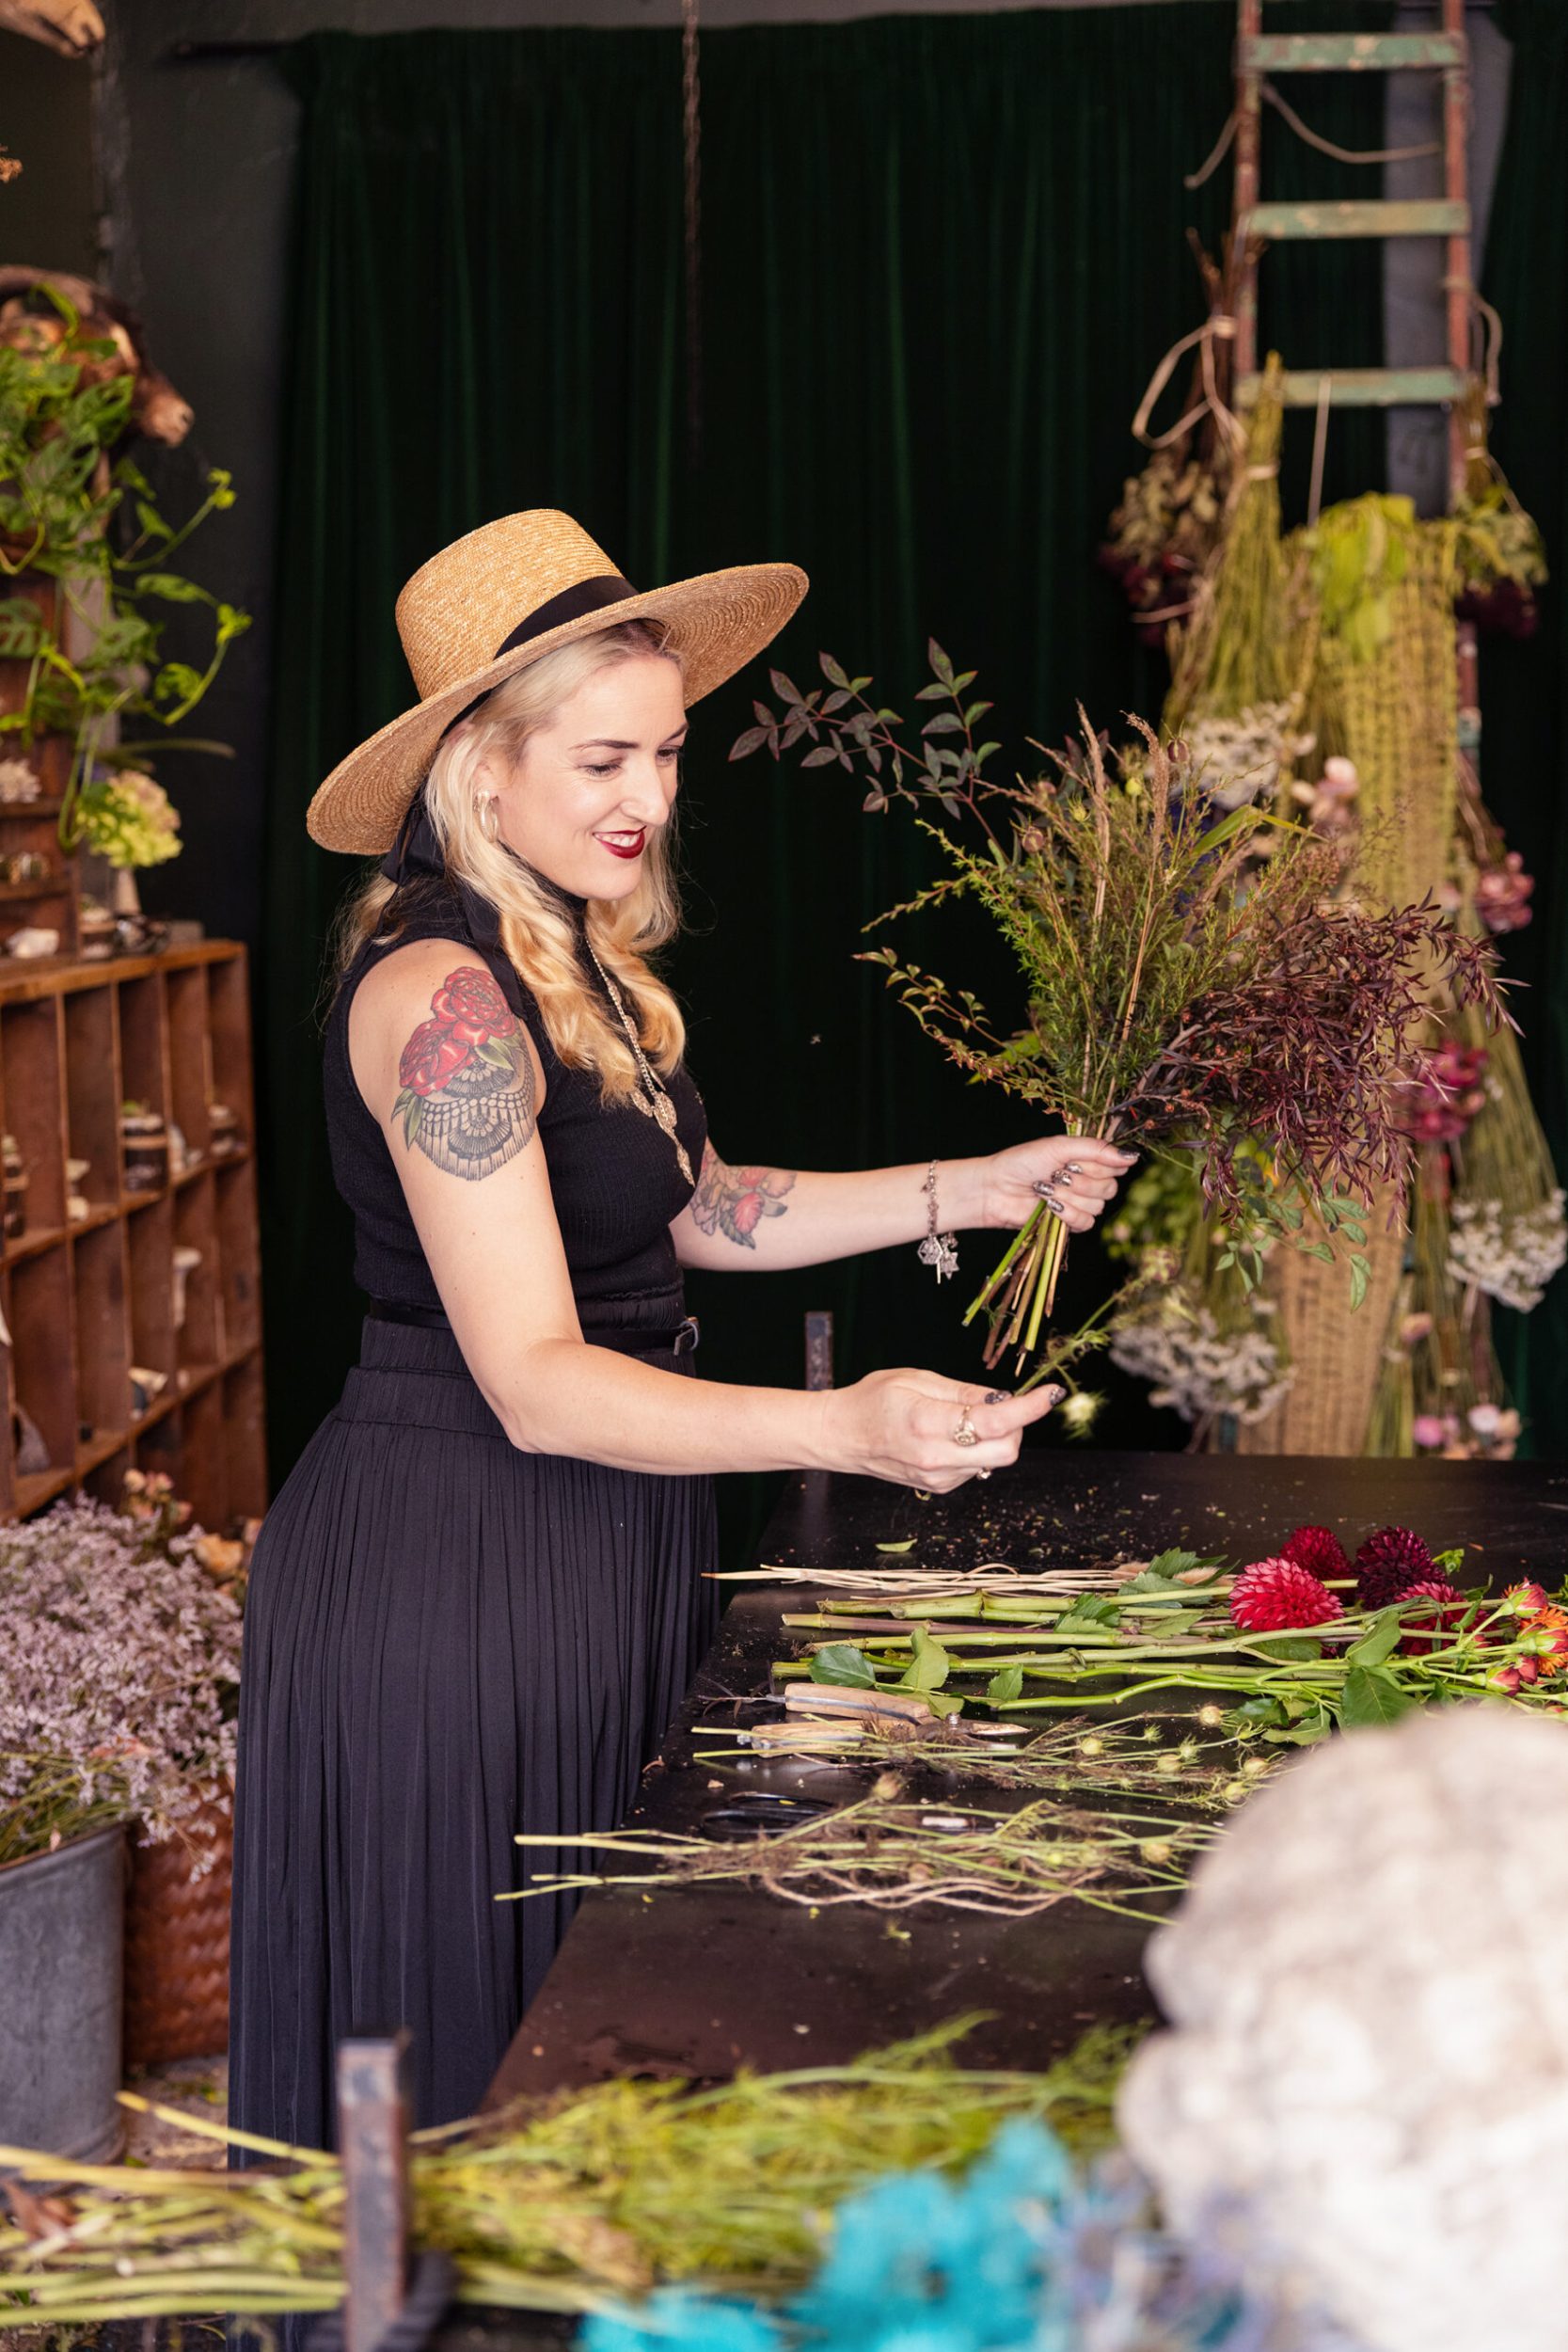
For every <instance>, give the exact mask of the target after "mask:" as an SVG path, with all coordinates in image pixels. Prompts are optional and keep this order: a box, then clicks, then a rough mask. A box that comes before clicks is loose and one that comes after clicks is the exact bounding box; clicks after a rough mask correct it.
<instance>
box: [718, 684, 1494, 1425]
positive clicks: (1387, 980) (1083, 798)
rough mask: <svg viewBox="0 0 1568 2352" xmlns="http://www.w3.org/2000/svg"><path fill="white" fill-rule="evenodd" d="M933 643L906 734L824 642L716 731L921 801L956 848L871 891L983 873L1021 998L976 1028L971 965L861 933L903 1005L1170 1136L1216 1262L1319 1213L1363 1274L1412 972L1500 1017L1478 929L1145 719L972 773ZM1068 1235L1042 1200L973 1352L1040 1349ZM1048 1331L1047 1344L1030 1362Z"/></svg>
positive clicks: (1395, 1172) (1407, 1051)
mask: <svg viewBox="0 0 1568 2352" xmlns="http://www.w3.org/2000/svg"><path fill="white" fill-rule="evenodd" d="M930 660H931V667H932V672H933V677H932V682H931V683H930V684H929V685H927V686H926V687H923V688H922V689H921V692H920V699H921V700H923V701H927V702H936V703H939V704H940V705H942V707H941V708H940V709H939V710H938V711H937V712H936V713H935V714H934V715H933V716H932V717H931V718H930V719H929V720H927V722H926V723H925V725H924V727H923V728H922V729H921V733H920V736H919V738H918V739H917V740H914V741H911V739H910V738H909V736H908V735H907V733H906V731H905V729H904V723H903V722H902V720H901V719H900V718H899V715H898V713H897V712H896V711H893V710H889V709H884V708H879V707H878V706H877V705H875V704H874V703H872V702H871V701H869V700H868V699H867V696H866V689H867V688H868V687H869V686H870V684H871V680H870V679H869V678H850V677H848V676H847V675H846V674H845V672H844V670H843V669H842V668H841V667H840V665H839V664H838V663H837V662H836V661H834V660H831V659H830V658H829V657H827V656H824V657H823V658H822V669H823V674H824V675H825V677H826V679H827V686H826V688H825V689H824V688H817V689H815V690H813V691H811V692H809V693H805V694H802V693H801V692H800V691H799V690H798V689H797V688H796V687H795V686H794V684H793V683H792V682H791V680H790V679H789V678H788V677H786V676H784V675H783V674H782V673H781V672H779V671H774V672H773V674H772V675H773V685H774V689H775V691H776V692H777V693H778V694H779V696H780V697H781V699H782V702H783V709H782V711H781V712H780V713H778V714H775V712H774V711H773V710H772V709H771V708H769V707H768V706H766V705H764V704H761V703H759V704H757V705H756V706H755V710H756V724H755V725H754V726H752V727H751V728H750V729H748V730H747V732H746V733H745V734H743V735H742V736H741V737H740V739H739V740H738V741H737V742H736V745H735V747H734V751H733V752H732V755H731V756H732V757H736V758H738V757H743V756H745V755H747V754H748V753H751V752H753V751H757V750H759V749H761V748H762V747H763V746H765V745H766V746H767V748H768V750H769V751H770V752H771V753H772V754H773V755H774V756H775V757H777V756H779V755H781V754H782V753H784V751H786V750H789V749H790V748H792V747H793V746H795V745H797V744H799V743H801V742H805V743H807V744H808V745H809V746H810V748H809V749H808V750H807V751H806V753H805V764H806V765H807V766H825V765H827V764H828V763H829V762H836V763H837V764H838V765H839V766H841V767H843V768H846V769H847V770H849V771H851V772H853V771H860V772H861V773H862V775H863V777H864V779H865V782H866V785H867V787H868V788H867V791H866V796H865V803H864V805H865V807H866V808H867V809H868V810H871V811H880V810H883V809H885V808H887V807H888V805H889V804H890V803H892V802H893V801H895V800H899V801H902V802H904V803H908V804H910V805H911V806H913V807H916V808H917V809H923V810H927V811H930V812H933V813H932V814H922V816H921V818H920V820H919V821H920V822H921V824H922V826H923V828H924V829H925V830H926V831H927V833H929V834H931V836H932V838H933V839H934V840H935V841H936V842H937V844H938V845H939V847H940V849H941V850H942V855H943V856H944V858H945V859H946V860H947V862H948V864H949V866H951V868H952V871H951V872H950V873H949V874H948V875H946V876H945V877H943V878H942V880H941V881H939V882H935V883H933V884H932V885H931V887H930V888H928V889H927V890H925V891H922V892H921V893H920V894H919V895H918V896H917V897H916V898H913V899H911V900H910V901H909V903H908V904H907V905H906V906H903V907H898V908H895V909H894V910H892V912H893V914H909V913H911V912H912V911H913V910H914V909H916V908H920V907H925V906H929V905H933V904H936V903H939V902H942V901H943V900H945V899H948V898H954V897H957V896H967V897H969V898H974V899H976V900H978V901H979V903H980V904H981V905H982V906H983V907H984V908H985V909H986V911H987V912H988V913H989V914H990V916H991V918H992V920H993V921H994V922H995V924H996V926H997V928H998V930H1000V931H1001V933H1002V935H1003V937H1004V939H1005V940H1006V943H1007V945H1008V946H1009V947H1010V948H1011V950H1012V952H1013V955H1014V957H1015V958H1016V961H1017V963H1018V966H1019V970H1020V973H1021V976H1022V980H1023V984H1024V992H1025V1002H1024V1007H1023V1020H1022V1024H1016V1025H1005V1026H1002V1027H1000V1028H999V1027H998V1026H996V1025H993V1024H992V1022H991V1021H990V1018H989V1017H988V1015H987V1013H986V1011H985V1009H984V1008H983V1007H982V1006H981V1004H980V1003H979V1002H978V1000H977V999H976V998H975V997H974V995H973V994H972V993H970V992H969V991H967V990H963V989H952V988H949V986H948V985H947V983H946V982H945V981H943V980H942V979H939V978H937V977H934V976H933V975H932V974H930V973H927V972H926V971H923V970H922V969H920V968H919V967H918V966H916V965H914V964H911V963H904V962H901V961H899V959H898V957H897V956H896V954H895V952H894V950H893V949H891V948H883V949H880V950H878V951H876V952H875V953H873V954H872V955H871V956H870V957H868V959H867V960H868V961H877V962H880V963H883V964H885V966H886V968H887V974H888V984H889V986H890V987H893V988H895V989H896V990H897V992H898V994H899V996H900V999H901V1001H902V1002H903V1003H904V1004H905V1005H906V1006H908V1008H909V1009H910V1010H911V1012H912V1013H913V1014H914V1016H915V1018H916V1020H918V1021H919V1023H920V1025H921V1026H922V1027H923V1028H924V1029H925V1030H926V1031H927V1033H928V1034H929V1035H931V1036H932V1037H934V1038H935V1039H936V1040H937V1041H938V1042H939V1043H940V1044H941V1045H942V1049H943V1051H944V1052H945V1053H946V1054H947V1055H948V1056H949V1057H951V1059H952V1060H954V1061H955V1062H957V1063H958V1066H959V1067H960V1068H961V1069H964V1070H966V1071H968V1072H969V1073H971V1075H972V1076H974V1077H975V1078H977V1079H981V1080H986V1081H990V1083H993V1084H995V1085H998V1086H1001V1087H1004V1088H1006V1089H1007V1091H1008V1092H1010V1093H1012V1094H1016V1095H1018V1096H1019V1097H1020V1098H1021V1099H1022V1100H1023V1101H1024V1102H1026V1103H1029V1104H1033V1105H1035V1106H1036V1107H1037V1109H1038V1110H1040V1111H1041V1112H1043V1113H1045V1114H1047V1115H1048V1116H1050V1117H1053V1118H1055V1119H1059V1120H1061V1121H1062V1123H1063V1124H1064V1126H1065V1127H1066V1128H1067V1130H1068V1132H1069V1134H1070V1135H1092V1136H1104V1137H1107V1138H1109V1137H1113V1136H1116V1137H1119V1138H1121V1139H1122V1140H1124V1141H1128V1140H1131V1141H1134V1142H1136V1143H1138V1144H1146V1145H1152V1146H1154V1147H1156V1148H1159V1149H1162V1150H1165V1151H1180V1152H1183V1153H1185V1154H1187V1155H1189V1157H1190V1160H1191V1162H1192V1164H1193V1165H1194V1166H1196V1168H1197V1170H1198V1175H1199V1181H1200V1183H1201V1186H1202V1191H1203V1196H1204V1200H1205V1202H1206V1204H1207V1207H1208V1209H1209V1211H1210V1212H1211V1214H1212V1215H1213V1216H1216V1217H1217V1219H1218V1221H1219V1224H1220V1226H1221V1229H1222V1233H1221V1249H1220V1253H1219V1257H1218V1263H1219V1264H1220V1266H1221V1267H1224V1266H1226V1265H1228V1264H1231V1263H1237V1264H1243V1265H1249V1266H1251V1267H1252V1268H1253V1269H1254V1270H1255V1268H1256V1260H1257V1253H1258V1249H1259V1244H1260V1242H1262V1241H1265V1240H1267V1239H1269V1238H1274V1237H1279V1236H1283V1237H1284V1238H1286V1239H1289V1240H1291V1241H1292V1242H1293V1243H1294V1244H1295V1245H1296V1246H1297V1247H1300V1248H1307V1249H1308V1250H1310V1251H1312V1252H1314V1253H1315V1254H1317V1255H1319V1256H1330V1255H1332V1241H1331V1239H1328V1238H1322V1237H1320V1236H1325V1235H1326V1236H1335V1235H1338V1236H1341V1237H1343V1239H1344V1240H1346V1241H1347V1242H1348V1243H1349V1244H1350V1245H1351V1248H1352V1258H1351V1265H1352V1277H1353V1291H1354V1294H1355V1295H1358V1294H1359V1288H1360V1287H1361V1286H1362V1285H1363V1284H1364V1281H1365V1274H1366V1268H1365V1262H1364V1260H1362V1258H1361V1256H1360V1252H1359V1249H1358V1248H1357V1245H1359V1244H1361V1243H1363V1242H1364V1241H1365V1237H1366V1236H1365V1224H1364V1219H1365V1216H1366V1215H1367V1213H1368V1211H1369V1209H1370V1204H1371V1201H1372V1199H1373V1196H1374V1193H1375V1192H1376V1191H1377V1190H1378V1189H1379V1188H1380V1187H1382V1186H1384V1185H1389V1184H1391V1185H1396V1186H1401V1187H1402V1185H1403V1184H1404V1182H1405V1180H1406V1177H1407V1175H1408V1171H1409V1165H1410V1154H1411V1148H1412V1147H1411V1142H1410V1138H1409V1136H1408V1134H1407V1132H1406V1126H1407V1120H1406V1117H1405V1112H1404V1100H1405V1092H1406V1088H1407V1083H1408V1082H1407V1077H1406V1073H1407V1072H1408V1070H1409V1068H1410V1066H1411V1064H1412V1062H1413V1061H1414V1059H1415V1057H1416V1048H1417V1043H1418V1038H1419V1036H1420V1034H1421V1032H1422V1029H1423V1026H1424V1025H1425V1023H1426V1022H1427V1020H1428V1018H1429V1016H1430V1010H1431V1006H1432V1002H1433V993H1434V991H1437V990H1439V989H1440V990H1441V991H1443V993H1445V994H1446V995H1447V996H1448V997H1449V998H1451V1000H1452V1001H1454V1002H1455V1003H1458V1004H1460V1005H1462V1006H1465V1005H1468V1006H1475V1007H1477V1008H1479V1009H1481V1011H1482V1012H1484V1013H1485V1014H1486V1015H1487V1016H1488V1017H1496V1015H1497V1010H1498V1007H1497V993H1496V989H1495V984H1494V981H1493V977H1492V958H1491V955H1490V951H1489V949H1488V948H1487V947H1486V946H1484V945H1483V944H1482V943H1481V941H1479V940H1477V939H1475V938H1473V937H1470V936H1468V935H1466V934H1465V933H1464V932H1462V931H1461V930H1459V929H1458V928H1457V927H1456V926H1455V925H1453V924H1452V923H1451V922H1450V921H1449V920H1448V918H1447V917H1446V916H1445V915H1444V914H1442V912H1441V911H1440V910H1439V909H1438V908H1437V907H1436V906H1435V905H1433V904H1431V903H1426V904H1423V905H1420V906H1408V907H1400V908H1395V909H1391V910H1388V911H1386V912H1373V911H1370V910H1369V909H1368V908H1367V907H1365V906H1364V905H1362V904H1361V903H1359V902H1358V901H1357V900H1355V899H1354V898H1350V897H1348V896H1346V895H1345V891H1344V880H1345V866H1344V853H1343V851H1342V850H1341V849H1340V848H1339V847H1338V844H1336V843H1335V842H1334V841H1331V840H1325V839H1323V838H1322V837H1321V836H1319V835H1316V834H1312V833H1311V832H1310V831H1307V830H1306V829H1304V828H1302V827H1299V826H1296V825H1293V824H1289V823H1284V822H1282V821H1280V820H1279V819H1278V818H1276V817H1275V815H1274V814H1273V813H1272V812H1271V811H1268V810H1265V809H1259V808H1258V807H1256V806H1254V805H1252V804H1251V803H1247V802H1245V801H1243V802H1242V803H1241V804H1240V805H1229V806H1227V803H1231V802H1233V801H1234V800H1235V797H1236V796H1235V793H1234V789H1233V787H1234V785H1235V783H1236V779H1235V778H1234V777H1231V776H1228V775H1225V774H1222V773H1219V772H1217V771H1215V770H1214V769H1213V767H1212V765H1206V764H1204V763H1203V762H1201V761H1199V760H1198V759H1196V758H1195V756H1194V755H1193V754H1192V752H1191V751H1190V749H1189V748H1188V747H1187V746H1186V745H1185V744H1183V743H1181V742H1180V741H1177V742H1169V743H1163V742H1161V741H1160V740H1158V739H1157V738H1156V737H1155V735H1154V734H1153V732H1152V730H1150V729H1149V728H1148V727H1147V726H1145V725H1143V724H1142V723H1141V722H1134V724H1135V726H1136V729H1137V740H1136V742H1135V743H1134V745H1133V746H1132V749H1131V750H1130V751H1129V752H1127V753H1124V754H1122V755H1113V754H1112V753H1111V752H1110V751H1109V749H1108V747H1107V746H1106V744H1105V742H1104V740H1103V739H1101V738H1100V737H1098V736H1096V735H1095V733H1094V732H1093V731H1092V729H1091V728H1090V727H1089V726H1088V724H1087V723H1086V722H1085V726H1084V733H1083V739H1082V741H1081V742H1080V743H1078V744H1075V745H1074V746H1072V747H1071V748H1070V749H1069V750H1068V751H1067V752H1064V753H1062V754H1060V755H1056V756H1055V757H1054V759H1053V767H1052V772H1050V773H1049V774H1046V775H1043V776H1040V777H1037V778H1036V779H1033V780H1025V779H1022V778H1021V779H1016V780H1015V781H1013V782H1011V783H1006V784H1004V783H999V782H996V781H993V780H992V779H991V777H990V774H989V773H988V764H989V763H990V761H991V760H992V759H993V758H994V756H995V755H996V753H997V752H998V750H999V748H1000V747H999V745H997V744H996V743H994V742H982V741H977V740H976V729H977V727H978V726H979V723H980V722H981V720H982V719H983V718H984V716H985V714H986V713H987V711H989V710H990V704H989V703H986V702H983V701H974V700H970V699H969V694H970V689H971V688H972V686H973V683H974V673H973V672H972V671H971V672H963V673H955V671H954V669H953V667H952V664H951V663H950V662H949V661H948V660H947V657H946V656H945V655H944V654H943V653H942V648H941V647H940V646H939V645H936V644H932V645H931V647H930ZM959 823H963V824H967V825H968V826H970V827H972V828H973V829H974V833H975V834H977V835H978V839H977V840H976V841H975V842H974V846H971V843H970V842H969V841H966V840H964V839H962V838H960V837H959V834H958V831H957V830H956V828H957V825H958V824H959ZM879 919H881V920H886V919H887V918H886V917H882V918H879ZM1308 1219H1310V1220H1311V1224H1310V1227H1309V1228H1308V1225H1307V1220H1308ZM1065 1244H1066V1232H1065V1229H1064V1228H1063V1227H1062V1226H1061V1224H1060V1223H1059V1222H1058V1221H1057V1220H1055V1219H1054V1218H1053V1216H1052V1213H1051V1211H1050V1210H1049V1208H1048V1207H1047V1206H1046V1205H1045V1204H1043V1203H1042V1205H1041V1206H1040V1207H1039V1208H1038V1209H1037V1210H1036V1212H1035V1213H1034V1215H1033V1216H1031V1217H1030V1218H1029V1220H1028V1222H1027V1223H1026V1225H1025V1226H1024V1227H1023V1230H1022V1232H1020V1233H1019V1235H1018V1236H1017V1238H1016V1240H1015V1241H1014V1242H1013V1244H1012V1245H1011V1247H1010V1248H1008V1250H1007V1251H1006V1255H1005V1256H1004V1258H1003V1259H1002V1262H1001V1263H1000V1264H999V1265H998V1266H997V1268H996V1270H995V1272H994V1273H993V1275H992V1276H991V1278H990V1280H989V1281H988V1282H987V1284H986V1286H985V1288H984V1289H983V1290H982V1292H981V1293H980V1295H978V1297H977V1298H976V1299H975V1300H974V1304H973V1305H972V1307H971V1309H970V1315H971V1316H973V1315H975V1314H979V1313H984V1314H986V1315H987V1316H988V1318H989V1324H990V1337H989V1342H988V1345H987V1348H986V1361H987V1363H988V1364H994V1363H995V1362H997V1361H998V1360H999V1359H1000V1358H1001V1357H1002V1356H1003V1355H1004V1354H1006V1352H1008V1351H1009V1350H1012V1349H1016V1350H1017V1351H1018V1357H1017V1368H1018V1369H1022V1365H1023V1363H1024V1361H1025V1360H1026V1359H1027V1358H1028V1357H1030V1356H1031V1355H1033V1354H1034V1353H1035V1352H1036V1351H1037V1347H1038V1344H1039V1339H1040V1329H1041V1325H1042V1322H1043V1320H1044V1318H1045V1316H1046V1315H1047V1314H1048V1313H1049V1312H1050V1311H1051V1307H1052V1304H1053V1298H1054V1295H1055V1288H1056V1281H1057V1277H1058V1275H1059V1272H1060V1268H1061V1263H1062V1258H1063V1254H1064V1249H1065ZM1068 1344H1069V1347H1070V1345H1071V1343H1068ZM1063 1358H1064V1350H1063V1348H1062V1347H1060V1346H1058V1347H1057V1349H1055V1350H1054V1351H1053V1352H1052V1353H1050V1354H1048V1355H1047V1356H1046V1357H1045V1358H1044V1359H1042V1360H1041V1361H1040V1362H1039V1363H1037V1366H1036V1369H1035V1372H1034V1374H1033V1375H1032V1377H1033V1378H1034V1379H1038V1378H1039V1377H1041V1376H1042V1375H1043V1374H1044V1373H1045V1371H1046V1370H1047V1369H1053V1368H1054V1367H1055V1365H1056V1364H1058V1363H1060V1362H1061V1361H1062V1360H1063Z"/></svg>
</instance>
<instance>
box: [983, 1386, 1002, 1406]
mask: <svg viewBox="0 0 1568 2352" xmlns="http://www.w3.org/2000/svg"><path fill="white" fill-rule="evenodd" d="M1006 1402H1007V1391H1006V1389H988V1390H987V1391H986V1403H987V1404H988V1405H1006Z"/></svg>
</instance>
